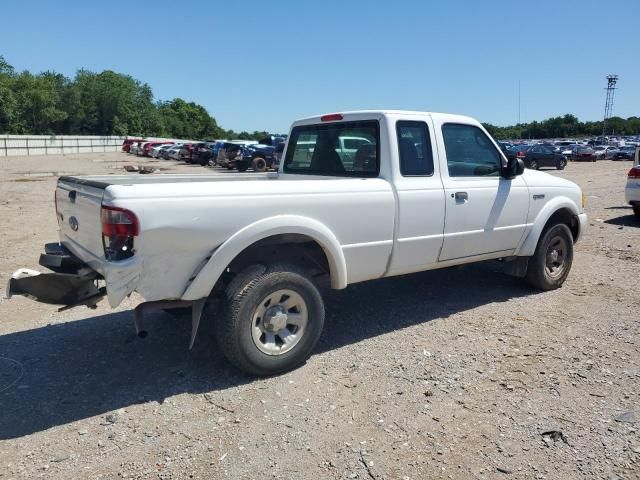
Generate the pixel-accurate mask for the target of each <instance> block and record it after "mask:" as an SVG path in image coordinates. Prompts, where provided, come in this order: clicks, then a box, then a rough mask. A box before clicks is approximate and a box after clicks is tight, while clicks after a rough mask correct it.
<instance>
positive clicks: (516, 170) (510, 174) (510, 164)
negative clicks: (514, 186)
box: [502, 157, 524, 180]
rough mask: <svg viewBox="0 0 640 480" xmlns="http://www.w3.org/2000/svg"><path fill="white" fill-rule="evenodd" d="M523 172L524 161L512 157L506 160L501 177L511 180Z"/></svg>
mask: <svg viewBox="0 0 640 480" xmlns="http://www.w3.org/2000/svg"><path fill="white" fill-rule="evenodd" d="M523 173H524V161H523V160H522V159H521V158H517V157H512V158H510V159H509V160H507V166H506V167H505V168H504V170H503V175H502V176H503V177H504V178H506V179H508V180H511V179H513V178H516V177H517V176H518V175H522V174H523Z"/></svg>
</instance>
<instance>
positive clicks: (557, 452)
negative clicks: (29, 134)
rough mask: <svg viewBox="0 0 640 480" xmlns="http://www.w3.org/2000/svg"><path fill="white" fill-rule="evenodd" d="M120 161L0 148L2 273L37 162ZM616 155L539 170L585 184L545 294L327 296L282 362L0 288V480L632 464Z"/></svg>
mask: <svg viewBox="0 0 640 480" xmlns="http://www.w3.org/2000/svg"><path fill="white" fill-rule="evenodd" d="M131 161H132V159H131V157H128V156H127V155H125V154H94V155H92V156H87V155H83V156H65V157H55V156H50V157H30V158H10V159H6V158H5V159H0V241H1V243H2V245H3V246H4V248H3V253H2V255H1V256H0V282H1V283H2V284H3V285H4V283H5V282H6V281H7V279H8V277H9V276H10V274H11V273H12V272H13V271H14V270H15V269H17V268H18V267H31V268H37V262H38V254H39V252H40V251H41V246H42V245H43V244H44V243H45V242H48V241H52V240H55V239H56V223H55V213H54V207H53V202H52V199H53V191H54V186H55V175H59V174H62V173H104V172H109V173H112V172H118V171H120V169H121V167H122V165H123V164H124V163H127V162H131ZM133 163H143V162H141V161H133ZM146 163H149V162H146ZM153 163H155V164H157V165H161V166H163V167H165V168H169V169H170V170H180V171H189V172H196V171H200V170H201V169H202V167H190V166H186V165H179V166H176V165H175V163H174V162H153ZM628 168H629V162H620V163H616V162H611V161H602V162H598V163H597V164H591V163H589V164H576V163H571V164H569V166H568V167H567V169H566V170H565V171H563V172H555V171H551V172H550V173H552V174H553V175H560V176H562V177H566V178H569V179H572V180H574V181H576V182H578V183H579V184H580V185H581V186H582V187H583V189H584V190H585V192H586V193H587V195H588V213H589V215H590V225H591V226H590V229H589V230H588V232H587V235H586V237H585V238H584V240H583V241H582V242H581V243H579V244H578V245H577V247H576V248H577V251H576V256H575V260H574V267H573V271H572V273H571V275H570V277H569V280H568V281H567V283H566V284H565V285H564V287H563V288H561V289H559V290H557V291H553V292H548V293H540V292H537V291H533V290H531V289H529V288H527V287H526V286H524V285H523V283H522V282H520V281H519V280H517V279H513V278H510V277H506V276H504V275H502V274H501V273H500V268H499V267H498V266H497V265H496V264H493V263H486V264H481V265H472V266H467V267H464V268H456V269H448V270H442V271H434V272H427V273H422V274H417V275H412V276H407V277H399V278H392V279H387V280H381V281H376V282H370V283H365V284H359V285H354V286H352V287H349V288H348V289H346V290H345V291H330V292H326V304H327V323H326V326H325V333H324V335H323V337H322V340H321V342H320V344H319V346H318V348H317V351H316V353H315V355H314V356H313V357H312V358H311V359H310V360H309V362H308V363H307V364H306V365H305V366H304V367H302V368H300V369H298V370H296V371H294V372H291V373H289V374H286V375H282V376H280V377H275V378H269V379H253V378H247V377H245V376H243V375H241V374H239V373H237V372H236V371H235V370H233V369H231V368H230V367H229V366H228V364H227V363H226V362H225V360H224V358H223V357H222V355H221V354H220V353H219V352H218V351H217V349H216V348H215V346H214V343H213V342H212V341H211V338H210V332H206V331H205V332H201V333H200V336H199V337H198V339H197V340H196V345H195V348H194V350H193V351H188V350H187V348H186V346H187V343H188V336H189V325H188V320H186V319H185V318H181V317H174V316H172V315H169V314H166V313H157V314H155V315H153V316H152V317H150V318H149V321H148V322H147V323H148V325H147V326H148V329H149V331H150V334H149V336H148V338H146V339H145V340H139V339H136V338H135V336H134V331H133V324H132V314H131V312H130V310H131V309H132V308H133V307H134V306H135V305H136V303H137V302H138V301H139V298H131V299H129V300H127V301H126V302H125V303H124V304H123V305H122V306H121V307H120V308H118V309H117V310H116V311H112V310H109V309H108V308H107V307H106V306H105V305H103V304H101V305H100V307H99V308H98V309H97V310H95V311H91V310H87V309H75V310H70V311H67V312H63V313H57V312H56V309H55V308H54V307H51V306H46V305H41V304H36V303H34V302H31V301H29V300H27V299H24V298H16V299H12V300H10V301H7V300H6V299H4V298H3V299H2V300H0V320H1V322H0V409H1V410H0V478H2V479H5V478H39V477H42V478H64V479H68V478H118V477H120V478H163V479H168V478H200V479H211V478H242V479H255V478H260V479H261V478H304V479H314V480H315V479H320V478H360V479H382V478H387V479H395V478H398V479H402V478H411V479H426V478H455V479H458V478H487V479H489V478H505V479H506V478H548V479H573V478H575V479H577V478H625V479H631V478H640V434H639V433H638V429H639V428H640V406H639V405H640V353H639V352H640V322H639V319H640V315H639V314H638V311H639V310H638V306H639V304H640V297H639V295H638V286H637V285H638V274H639V272H640V222H639V221H637V220H636V219H634V218H633V217H632V214H631V210H630V209H629V208H628V207H626V206H625V205H624V194H623V187H624V182H625V175H626V171H627V170H628ZM205 323H209V322H205ZM208 326H209V327H210V325H208ZM548 432H561V433H548ZM544 433H546V434H544ZM543 434H544V435H543Z"/></svg>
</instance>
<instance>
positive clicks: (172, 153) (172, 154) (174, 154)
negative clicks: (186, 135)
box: [167, 143, 184, 160]
mask: <svg viewBox="0 0 640 480" xmlns="http://www.w3.org/2000/svg"><path fill="white" fill-rule="evenodd" d="M183 146H184V143H176V144H175V145H174V146H172V147H171V148H169V149H168V150H167V153H168V156H169V158H170V159H171V160H180V150H181V149H182V147H183Z"/></svg>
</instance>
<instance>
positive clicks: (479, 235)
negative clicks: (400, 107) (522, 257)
mask: <svg viewBox="0 0 640 480" xmlns="http://www.w3.org/2000/svg"><path fill="white" fill-rule="evenodd" d="M437 131H438V135H437V138H438V143H439V145H438V149H439V152H440V155H439V156H440V159H442V160H443V161H442V183H443V186H444V190H445V210H446V211H445V226H444V241H443V246H442V250H441V252H440V256H439V258H438V261H440V262H443V261H447V260H453V259H458V258H466V257H474V256H479V255H487V254H490V255H492V256H495V257H498V256H502V255H506V254H510V253H512V252H513V251H514V250H515V249H516V248H517V246H518V245H519V243H520V240H521V239H522V236H523V234H524V232H525V229H526V222H527V214H528V210H529V189H528V188H527V185H526V183H525V182H524V180H523V178H522V176H517V177H516V178H514V179H512V180H507V179H505V178H503V177H502V176H501V171H502V164H503V162H504V161H505V160H504V157H503V156H502V155H501V154H500V153H499V151H498V149H497V147H496V146H495V145H494V143H493V141H491V139H490V138H489V137H488V136H487V134H486V133H485V132H484V131H483V130H482V129H480V128H479V127H477V126H475V125H467V124H459V123H443V124H441V125H440V128H437Z"/></svg>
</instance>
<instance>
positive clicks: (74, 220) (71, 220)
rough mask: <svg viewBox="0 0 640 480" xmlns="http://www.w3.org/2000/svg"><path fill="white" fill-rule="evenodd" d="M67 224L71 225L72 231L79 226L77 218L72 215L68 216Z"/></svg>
mask: <svg viewBox="0 0 640 480" xmlns="http://www.w3.org/2000/svg"><path fill="white" fill-rule="evenodd" d="M69 226H70V227H71V230H73V231H74V232H77V231H78V228H80V225H79V224H78V219H77V218H76V217H74V216H71V217H69Z"/></svg>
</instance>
